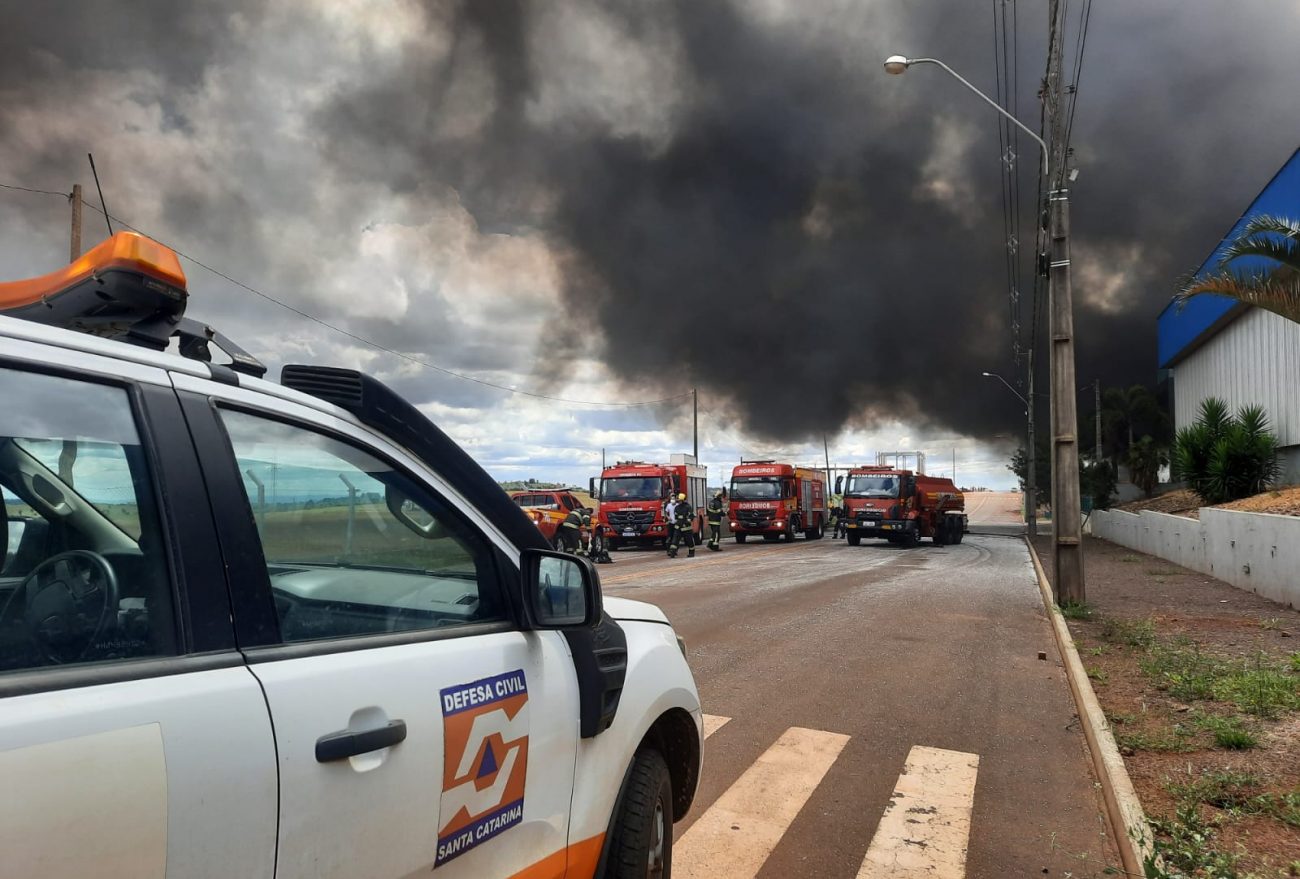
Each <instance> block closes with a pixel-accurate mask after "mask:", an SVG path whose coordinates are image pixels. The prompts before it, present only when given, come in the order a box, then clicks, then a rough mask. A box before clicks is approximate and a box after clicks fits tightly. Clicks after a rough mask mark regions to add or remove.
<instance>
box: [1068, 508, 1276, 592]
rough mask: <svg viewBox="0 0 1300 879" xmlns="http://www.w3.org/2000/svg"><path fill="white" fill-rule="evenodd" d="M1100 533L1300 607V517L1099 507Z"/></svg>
mask: <svg viewBox="0 0 1300 879" xmlns="http://www.w3.org/2000/svg"><path fill="white" fill-rule="evenodd" d="M1089 524H1090V525H1091V530H1092V533H1093V534H1094V535H1096V536H1097V537H1101V538H1104V539H1106V540H1109V541H1111V542H1112V543H1118V544H1119V545H1120V546H1127V547H1129V548H1130V549H1136V550H1138V551H1139V552H1144V553H1146V554H1147V555H1153V556H1156V557H1158V558H1162V559H1165V560H1166V561H1170V562H1173V563H1174V564H1176V565H1181V566H1183V567H1184V568H1190V569H1191V570H1193V571H1200V572H1201V573H1202V574H1208V575H1209V576H1211V577H1214V578H1216V579H1219V580H1223V581H1224V582H1225V583H1231V584H1232V585H1233V586H1236V587H1237V588H1238V589H1244V590H1246V591H1248V592H1255V593H1258V594H1259V595H1262V596H1264V597H1265V598H1268V599H1271V600H1273V601H1276V602H1278V603H1279V604H1285V605H1286V606H1288V607H1292V608H1300V517H1296V516H1274V515H1271V514H1268V513H1239V512H1236V511H1234V510H1215V509H1210V508H1206V509H1202V510H1201V518H1200V520H1199V521H1197V520H1196V519H1188V518H1185V517H1183V516H1170V515H1168V514H1166V513H1153V512H1151V511H1149V510H1144V511H1143V512H1141V513H1138V514H1134V513H1125V512H1121V511H1119V510H1097V511H1095V512H1094V513H1093V514H1092V517H1091V519H1090V521H1089Z"/></svg>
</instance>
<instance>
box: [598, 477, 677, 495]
mask: <svg viewBox="0 0 1300 879" xmlns="http://www.w3.org/2000/svg"><path fill="white" fill-rule="evenodd" d="M662 490H663V482H662V481H661V480H660V479H659V477H658V476H616V477H614V478H612V479H602V480H601V481H600V499H601V500H603V501H657V500H659V497H660V495H661V493H662Z"/></svg>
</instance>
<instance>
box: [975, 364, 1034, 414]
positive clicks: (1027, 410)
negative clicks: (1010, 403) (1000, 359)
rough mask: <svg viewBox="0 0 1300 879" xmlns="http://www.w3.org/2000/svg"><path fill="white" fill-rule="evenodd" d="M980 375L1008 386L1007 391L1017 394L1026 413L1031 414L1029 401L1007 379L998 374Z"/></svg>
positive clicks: (983, 373)
mask: <svg viewBox="0 0 1300 879" xmlns="http://www.w3.org/2000/svg"><path fill="white" fill-rule="evenodd" d="M980 375H982V376H984V377H985V378H995V379H997V380H998V381H1000V382H1002V384H1004V385H1006V386H1007V390H1008V391H1010V392H1011V393H1013V394H1015V395H1016V399H1018V400H1019V401H1020V402H1022V403H1024V404H1025V413H1026V414H1028V412H1029V401H1028V400H1026V399H1025V398H1024V395H1023V394H1021V393H1020V392H1019V391H1017V390H1016V389H1015V388H1013V387H1012V386H1011V383H1010V382H1008V381H1007V380H1006V379H1004V378H1003V377H1002V376H1000V375H998V374H997V373H996V372H982V373H980Z"/></svg>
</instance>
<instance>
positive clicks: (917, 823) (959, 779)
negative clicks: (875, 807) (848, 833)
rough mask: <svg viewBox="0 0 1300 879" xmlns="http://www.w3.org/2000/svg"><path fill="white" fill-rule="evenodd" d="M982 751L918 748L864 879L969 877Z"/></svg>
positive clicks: (875, 842)
mask: <svg viewBox="0 0 1300 879" xmlns="http://www.w3.org/2000/svg"><path fill="white" fill-rule="evenodd" d="M979 764H980V758H979V755H978V754H964V753H962V752H961V751H945V750H942V749H940V748H926V747H922V746H920V745H917V746H916V747H914V748H912V751H911V753H909V754H908V755H907V762H906V763H905V764H904V765H903V774H902V775H900V776H899V777H898V784H897V786H896V787H895V788H894V794H893V796H892V797H891V798H890V800H889V805H888V806H886V807H885V814H884V816H883V817H882V818H881V819H880V825H879V826H878V827H877V828H876V835H875V836H874V837H872V839H871V846H870V847H869V848H868V849H867V856H866V857H865V858H864V859H863V861H862V867H861V869H859V870H858V879H963V877H964V876H965V875H966V846H967V844H968V843H969V841H970V815H971V808H972V807H973V806H974V803H975V776H976V775H977V773H978V771H979Z"/></svg>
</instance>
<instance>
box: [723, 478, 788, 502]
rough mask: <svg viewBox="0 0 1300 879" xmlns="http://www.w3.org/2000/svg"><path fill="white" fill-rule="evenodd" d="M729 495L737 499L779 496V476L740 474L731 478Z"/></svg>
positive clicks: (767, 498) (770, 498)
mask: <svg viewBox="0 0 1300 879" xmlns="http://www.w3.org/2000/svg"><path fill="white" fill-rule="evenodd" d="M731 496H732V497H733V498H735V499H736V500H739V501H768V500H775V499H777V498H779V497H781V478H780V477H779V476H741V477H738V478H736V479H733V480H731Z"/></svg>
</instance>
